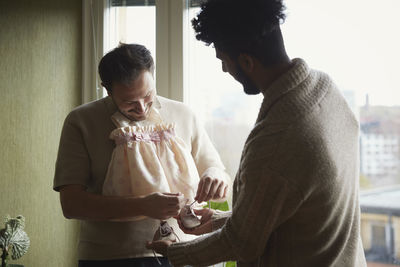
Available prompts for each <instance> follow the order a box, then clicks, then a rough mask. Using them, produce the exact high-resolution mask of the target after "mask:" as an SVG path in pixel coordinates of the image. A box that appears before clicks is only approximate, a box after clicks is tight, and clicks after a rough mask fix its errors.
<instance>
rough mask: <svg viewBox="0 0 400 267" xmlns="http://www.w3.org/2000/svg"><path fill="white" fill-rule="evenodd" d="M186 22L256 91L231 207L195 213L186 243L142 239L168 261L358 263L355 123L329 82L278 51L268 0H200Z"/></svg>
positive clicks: (279, 13)
mask: <svg viewBox="0 0 400 267" xmlns="http://www.w3.org/2000/svg"><path fill="white" fill-rule="evenodd" d="M201 8H202V10H201V12H200V13H199V14H198V16H197V18H195V19H194V20H193V21H192V22H193V27H194V29H195V31H196V33H197V35H196V37H197V39H199V40H201V41H204V42H205V43H206V44H213V46H214V48H215V50H216V56H217V58H219V59H220V60H221V62H222V70H223V71H224V72H228V73H229V74H230V75H232V76H233V77H234V78H235V79H236V80H237V81H239V82H240V83H241V84H242V85H243V88H244V91H245V93H247V94H258V93H262V94H263V96H264V100H263V103H262V105H261V108H260V112H259V114H258V118H257V121H256V124H255V126H254V128H253V130H252V131H251V133H250V135H249V137H248V138H247V141H246V143H245V145H244V149H243V152H242V157H241V161H240V165H239V169H238V172H237V175H236V178H235V182H234V186H233V209H232V211H231V212H225V213H222V212H217V211H214V210H209V209H204V210H201V211H197V214H198V215H201V216H202V224H201V225H200V226H199V227H198V228H195V229H194V230H185V232H186V233H192V234H198V235H200V234H204V233H209V234H207V235H204V236H202V237H200V238H198V239H196V240H193V241H190V242H181V243H171V242H168V241H160V242H152V243H149V244H148V245H147V246H148V247H152V248H154V249H156V250H157V251H158V252H160V253H163V254H164V255H166V256H168V258H169V261H170V262H171V263H172V264H173V265H174V266H183V265H187V264H190V265H195V266H206V265H211V264H214V263H217V262H223V261H229V260H234V261H237V265H238V266H263V267H264V266H282V267H290V266H297V267H299V266H304V267H314V266H315V267H317V266H318V267H324V266H337V267H350V266H357V267H358V266H366V262H365V257H364V252H363V247H362V243H361V239H360V208H359V203H358V177H359V163H358V153H359V150H358V140H359V139H358V134H359V126H358V122H357V120H356V118H355V117H354V115H353V113H352V112H351V111H350V108H349V107H348V105H347V104H346V101H345V99H344V98H343V96H342V95H341V93H340V91H339V90H338V89H337V87H336V85H335V84H334V82H333V81H332V79H331V78H330V77H329V76H328V75H327V74H325V73H323V72H320V71H316V70H313V69H311V68H309V67H308V65H307V64H306V62H305V61H304V60H302V59H300V58H295V59H290V58H289V57H288V55H287V53H286V51H285V47H284V42H283V37H282V34H281V30H280V23H281V22H283V20H284V19H285V15H284V13H283V11H284V5H283V3H282V1H278V0H247V1H243V0H209V1H207V2H205V3H204V4H203V5H202V7H201Z"/></svg>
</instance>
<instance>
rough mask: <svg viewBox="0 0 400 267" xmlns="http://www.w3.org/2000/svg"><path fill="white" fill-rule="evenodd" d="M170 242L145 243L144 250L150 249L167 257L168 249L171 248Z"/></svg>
mask: <svg viewBox="0 0 400 267" xmlns="http://www.w3.org/2000/svg"><path fill="white" fill-rule="evenodd" d="M171 244H172V241H170V240H158V241H153V242H147V244H146V248H147V249H152V250H154V251H155V252H157V253H159V254H161V255H163V256H164V257H167V251H168V247H169V246H171Z"/></svg>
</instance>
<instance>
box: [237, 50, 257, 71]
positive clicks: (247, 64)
mask: <svg viewBox="0 0 400 267" xmlns="http://www.w3.org/2000/svg"><path fill="white" fill-rule="evenodd" d="M238 63H239V65H240V67H241V68H242V70H243V71H244V72H245V73H246V74H250V73H252V72H253V71H254V67H255V62H254V58H253V57H252V56H250V55H248V54H240V55H239V57H238Z"/></svg>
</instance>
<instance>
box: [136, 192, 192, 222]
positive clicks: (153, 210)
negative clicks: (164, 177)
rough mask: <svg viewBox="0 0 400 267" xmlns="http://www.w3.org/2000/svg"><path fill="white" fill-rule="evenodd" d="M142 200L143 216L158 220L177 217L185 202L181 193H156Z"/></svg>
mask: <svg viewBox="0 0 400 267" xmlns="http://www.w3.org/2000/svg"><path fill="white" fill-rule="evenodd" d="M143 200H144V201H143V204H144V205H143V208H144V210H143V214H144V215H146V216H148V217H151V218H154V219H159V220H166V219H168V218H171V217H175V216H177V215H178V214H179V212H180V210H181V209H182V208H183V206H185V204H186V202H187V199H186V198H185V197H184V195H183V194H182V193H176V194H172V193H159V192H156V193H152V194H150V195H147V196H145V197H144V199H143Z"/></svg>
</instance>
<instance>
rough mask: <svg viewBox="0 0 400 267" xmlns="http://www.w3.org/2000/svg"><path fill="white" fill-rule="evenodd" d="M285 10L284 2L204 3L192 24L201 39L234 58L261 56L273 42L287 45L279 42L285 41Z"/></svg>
mask: <svg viewBox="0 0 400 267" xmlns="http://www.w3.org/2000/svg"><path fill="white" fill-rule="evenodd" d="M284 10H285V6H284V4H283V2H282V0H208V1H205V2H203V3H202V4H201V11H200V13H199V14H198V15H197V17H196V18H194V19H193V20H192V25H193V28H194V30H195V32H196V38H197V40H200V41H203V42H205V43H206V44H207V45H210V44H213V45H214V46H215V47H216V48H218V49H220V50H222V51H224V52H225V53H227V54H228V55H230V56H232V57H237V56H238V55H239V54H240V53H250V54H253V55H255V56H258V57H260V55H258V54H259V53H262V51H261V50H265V48H268V47H269V48H271V42H282V44H283V41H282V40H276V39H279V38H281V32H280V24H281V23H283V22H284V20H285V18H286V16H285V14H284ZM266 45H267V47H266ZM258 50H260V51H258ZM265 63H266V64H267V63H271V62H265Z"/></svg>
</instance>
